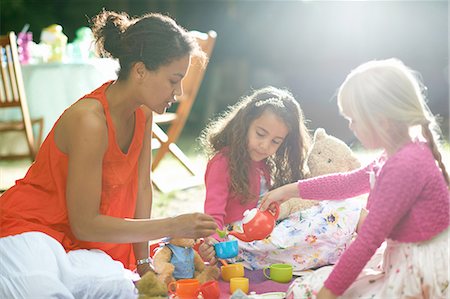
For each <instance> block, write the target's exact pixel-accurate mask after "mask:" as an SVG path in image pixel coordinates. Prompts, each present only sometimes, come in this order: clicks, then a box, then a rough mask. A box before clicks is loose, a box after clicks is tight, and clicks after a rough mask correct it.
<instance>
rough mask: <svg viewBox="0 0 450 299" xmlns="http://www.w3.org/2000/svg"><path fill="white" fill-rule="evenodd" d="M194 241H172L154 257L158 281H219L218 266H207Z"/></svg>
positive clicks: (166, 282)
mask: <svg viewBox="0 0 450 299" xmlns="http://www.w3.org/2000/svg"><path fill="white" fill-rule="evenodd" d="M195 244H196V242H195V240H193V239H181V238H178V239H171V240H170V241H169V242H168V243H166V244H165V245H163V246H162V247H161V248H160V249H158V250H157V251H156V253H155V255H154V256H153V266H154V268H155V272H156V273H157V275H158V279H159V280H160V281H161V282H164V283H165V284H169V283H170V282H172V281H174V280H177V279H182V278H196V279H198V280H199V281H200V283H204V282H206V281H209V280H217V278H218V277H219V274H220V270H219V268H217V267H216V266H210V265H205V263H204V262H203V260H202V258H201V257H200V255H199V254H198V252H197V251H195V250H194V246H195Z"/></svg>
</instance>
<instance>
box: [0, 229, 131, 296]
mask: <svg viewBox="0 0 450 299" xmlns="http://www.w3.org/2000/svg"><path fill="white" fill-rule="evenodd" d="M132 278H133V272H131V271H130V270H128V269H125V268H124V267H123V265H122V263H121V262H118V261H114V260H113V259H112V258H111V257H110V256H109V255H107V254H106V253H105V252H103V251H101V250H96V249H92V250H86V249H79V250H73V251H69V252H67V253H66V251H65V250H64V247H63V246H62V245H61V243H59V242H58V241H56V240H55V239H53V238H52V237H50V236H48V235H46V234H44V233H41V232H27V233H23V234H19V235H14V236H9V237H4V238H0V298H8V299H13V298H27V299H28V298H33V299H35V298H36V299H38V298H39V299H41V298H42V299H47V298H59V299H73V298H83V299H88V298H92V299H101V298H105V299H112V298H117V299H119V298H120V299H122V298H123V299H128V298H137V289H136V288H135V287H134V283H133V281H132Z"/></svg>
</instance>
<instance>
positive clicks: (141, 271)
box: [136, 263, 153, 277]
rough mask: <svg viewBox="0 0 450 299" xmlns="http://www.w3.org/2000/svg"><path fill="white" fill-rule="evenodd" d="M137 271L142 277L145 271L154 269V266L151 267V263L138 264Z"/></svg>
mask: <svg viewBox="0 0 450 299" xmlns="http://www.w3.org/2000/svg"><path fill="white" fill-rule="evenodd" d="M136 271H137V273H138V274H139V276H140V277H142V276H144V274H145V273H147V272H148V271H153V270H152V267H150V264H147V263H146V264H140V265H137V266H136Z"/></svg>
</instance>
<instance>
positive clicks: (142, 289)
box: [136, 271, 168, 299]
mask: <svg viewBox="0 0 450 299" xmlns="http://www.w3.org/2000/svg"><path fill="white" fill-rule="evenodd" d="M136 288H137V290H138V293H139V297H138V299H163V298H167V295H168V290H167V285H166V284H165V283H163V282H161V281H160V280H159V279H158V275H157V274H156V273H155V272H154V271H148V272H147V273H145V274H144V276H142V277H141V279H140V280H139V281H138V282H137V283H136Z"/></svg>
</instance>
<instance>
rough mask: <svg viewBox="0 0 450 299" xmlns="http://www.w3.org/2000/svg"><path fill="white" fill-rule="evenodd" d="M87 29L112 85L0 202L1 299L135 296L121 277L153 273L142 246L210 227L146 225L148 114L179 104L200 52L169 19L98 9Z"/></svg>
mask: <svg viewBox="0 0 450 299" xmlns="http://www.w3.org/2000/svg"><path fill="white" fill-rule="evenodd" d="M92 21H93V32H94V36H95V38H96V43H97V47H98V50H100V53H102V54H104V55H105V54H106V55H107V56H111V57H114V58H117V59H118V60H119V62H120V67H121V68H120V70H119V72H118V79H117V80H116V81H114V82H107V83H105V84H103V85H102V86H101V87H99V88H98V89H96V90H94V91H93V92H92V93H90V94H88V95H86V96H84V97H83V98H81V99H80V100H79V101H77V102H76V103H74V104H73V105H72V106H71V107H69V108H68V109H67V110H66V111H65V112H64V113H63V114H62V115H61V117H60V118H59V119H58V121H57V122H56V123H55V125H54V126H53V128H52V130H51V132H50V133H49V135H48V136H47V138H46V139H45V141H44V143H43V144H42V146H41V148H40V150H39V153H38V155H37V157H36V161H35V163H34V164H33V165H32V166H31V167H30V169H29V170H28V172H27V174H26V176H25V177H24V178H23V179H21V180H18V181H17V182H16V184H15V186H13V187H12V188H11V189H9V190H8V191H6V193H5V194H4V195H3V196H2V197H1V198H0V237H1V239H0V256H1V259H2V267H0V297H1V298H17V297H19V298H23V297H25V298H27V297H30V296H34V297H36V296H37V297H39V298H53V297H58V298H74V297H80V296H81V297H83V298H91V297H92V298H100V297H102V298H127V297H133V296H134V295H135V290H134V286H133V283H132V282H131V279H129V278H126V277H125V274H127V273H128V272H129V271H128V270H126V269H125V268H128V269H133V267H134V266H135V265H136V264H137V265H138V266H137V270H138V273H139V274H141V275H142V274H144V273H145V272H146V271H148V270H149V269H150V267H149V260H148V254H149V251H148V240H152V239H158V238H161V237H165V236H169V237H174V238H175V237H185V238H199V237H206V236H209V235H211V234H213V233H214V230H215V228H216V224H215V222H214V220H213V218H211V217H210V216H207V215H205V214H201V213H193V214H185V215H180V216H177V217H174V218H167V219H156V220H150V214H151V206H152V184H151V178H150V169H151V136H152V133H151V132H152V112H156V113H164V112H165V110H166V109H167V108H168V107H170V105H171V104H172V103H173V102H175V96H180V95H181V94H182V87H181V80H182V79H183V77H184V75H185V74H186V71H187V69H188V66H189V63H190V57H191V55H204V54H203V53H202V52H201V51H200V50H199V47H198V44H197V43H196V41H195V39H194V38H193V37H191V36H190V35H189V33H188V32H187V31H186V30H185V29H183V28H181V27H180V26H179V25H178V24H176V23H175V22H174V21H173V20H172V19H170V18H169V17H167V16H163V15H160V14H147V15H144V16H142V17H140V18H129V17H128V15H126V14H124V13H120V14H119V13H114V12H108V11H103V12H101V13H100V14H99V15H97V16H96V17H95V18H94V19H93V20H92ZM84 296H86V297H84Z"/></svg>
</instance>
